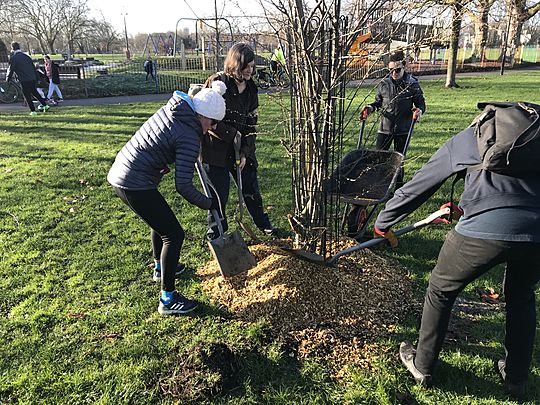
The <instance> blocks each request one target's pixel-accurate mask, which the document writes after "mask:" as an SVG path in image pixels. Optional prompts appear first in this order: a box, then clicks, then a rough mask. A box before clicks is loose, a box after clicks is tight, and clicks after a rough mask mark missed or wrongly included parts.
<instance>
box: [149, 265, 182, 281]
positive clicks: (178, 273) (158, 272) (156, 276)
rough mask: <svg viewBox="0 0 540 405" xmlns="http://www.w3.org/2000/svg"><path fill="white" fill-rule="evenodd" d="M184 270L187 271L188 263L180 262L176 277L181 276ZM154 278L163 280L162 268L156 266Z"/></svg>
mask: <svg viewBox="0 0 540 405" xmlns="http://www.w3.org/2000/svg"><path fill="white" fill-rule="evenodd" d="M184 271H186V265H185V264H184V263H178V266H177V267H176V273H174V278H179V277H180V275H181V274H182V273H183V272H184ZM152 280H154V281H155V282H158V281H161V268H158V269H156V268H154V275H153V276H152Z"/></svg>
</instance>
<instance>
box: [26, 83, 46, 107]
mask: <svg viewBox="0 0 540 405" xmlns="http://www.w3.org/2000/svg"><path fill="white" fill-rule="evenodd" d="M21 87H22V91H23V96H24V99H25V100H26V103H27V104H28V108H30V111H36V108H35V107H34V102H33V101H32V96H34V97H35V98H36V100H38V101H39V103H40V104H41V105H45V104H46V103H47V102H46V101H45V99H44V98H43V97H41V96H40V95H39V93H38V91H37V90H36V81H35V80H33V81H29V82H21Z"/></svg>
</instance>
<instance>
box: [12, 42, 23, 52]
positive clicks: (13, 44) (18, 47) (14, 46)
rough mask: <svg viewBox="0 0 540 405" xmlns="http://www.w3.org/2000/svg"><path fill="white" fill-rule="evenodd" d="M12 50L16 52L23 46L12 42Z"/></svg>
mask: <svg viewBox="0 0 540 405" xmlns="http://www.w3.org/2000/svg"><path fill="white" fill-rule="evenodd" d="M11 49H13V50H14V51H16V50H17V49H21V46H20V45H19V43H18V42H12V43H11Z"/></svg>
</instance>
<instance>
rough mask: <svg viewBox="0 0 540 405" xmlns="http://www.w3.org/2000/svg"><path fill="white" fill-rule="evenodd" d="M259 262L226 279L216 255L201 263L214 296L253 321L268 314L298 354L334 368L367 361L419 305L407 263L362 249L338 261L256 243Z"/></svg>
mask: <svg viewBox="0 0 540 405" xmlns="http://www.w3.org/2000/svg"><path fill="white" fill-rule="evenodd" d="M250 250H251V252H252V253H253V254H254V255H255V256H256V258H257V263H258V264H257V266H256V267H255V268H253V269H250V270H249V271H247V272H245V273H242V274H239V275H237V276H234V277H232V278H228V279H224V278H223V277H221V275H220V272H219V268H218V267H217V263H216V262H215V261H211V262H208V263H207V264H206V265H205V266H204V267H202V268H201V269H199V270H198V274H199V276H200V277H201V279H202V285H203V289H204V291H205V292H206V293H207V294H208V295H209V296H210V297H211V300H212V301H213V302H214V303H215V304H218V305H222V306H224V307H225V308H227V310H228V311H230V312H232V313H234V314H236V315H237V316H238V317H239V318H241V319H244V320H247V321H255V320H259V319H261V318H264V319H266V320H267V321H268V322H269V324H270V325H271V327H272V330H273V332H274V334H275V336H277V337H278V338H281V339H283V340H285V341H288V342H292V343H294V345H293V346H295V348H296V351H297V353H296V355H297V356H298V358H300V359H305V358H308V357H325V358H327V359H329V360H331V361H332V362H333V363H334V365H335V371H336V375H338V376H339V375H340V374H342V373H343V370H344V367H346V366H347V365H348V364H358V365H366V366H368V365H369V363H370V360H372V359H370V357H369V353H370V352H372V348H373V347H372V346H373V344H374V340H375V338H378V337H381V336H384V335H387V334H388V333H391V332H392V331H393V330H394V328H395V326H396V324H397V323H398V322H399V321H400V320H401V319H402V318H403V316H404V315H405V314H406V313H407V312H409V311H410V309H411V306H412V305H413V297H412V284H411V281H410V280H409V279H408V277H407V276H406V271H405V269H404V268H403V267H401V266H400V265H399V264H397V263H395V262H390V261H388V260H386V259H384V258H382V257H380V256H377V255H376V254H374V253H373V252H371V251H369V250H362V251H359V252H356V253H353V254H351V255H349V256H345V257H343V258H341V259H340V260H339V262H338V265H337V266H335V267H327V266H323V265H319V264H314V263H310V262H306V261H304V260H301V259H299V258H297V257H294V256H291V255H288V254H287V253H285V252H284V251H283V250H281V249H280V248H279V247H278V246H275V245H271V244H259V245H255V246H250Z"/></svg>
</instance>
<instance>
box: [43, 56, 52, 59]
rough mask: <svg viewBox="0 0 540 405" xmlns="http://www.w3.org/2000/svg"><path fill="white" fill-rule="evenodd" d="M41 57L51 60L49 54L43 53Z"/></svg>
mask: <svg viewBox="0 0 540 405" xmlns="http://www.w3.org/2000/svg"><path fill="white" fill-rule="evenodd" d="M43 58H44V59H49V60H51V57H50V56H49V55H45V56H44V57H43Z"/></svg>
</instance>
